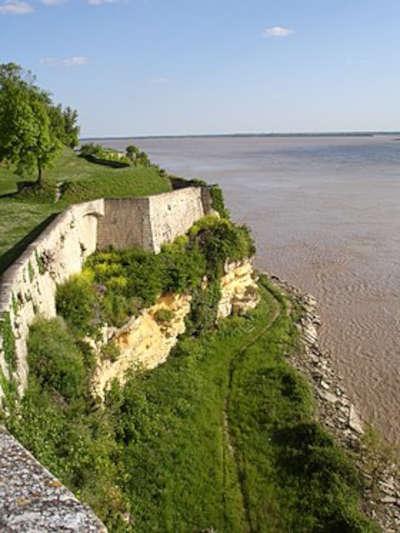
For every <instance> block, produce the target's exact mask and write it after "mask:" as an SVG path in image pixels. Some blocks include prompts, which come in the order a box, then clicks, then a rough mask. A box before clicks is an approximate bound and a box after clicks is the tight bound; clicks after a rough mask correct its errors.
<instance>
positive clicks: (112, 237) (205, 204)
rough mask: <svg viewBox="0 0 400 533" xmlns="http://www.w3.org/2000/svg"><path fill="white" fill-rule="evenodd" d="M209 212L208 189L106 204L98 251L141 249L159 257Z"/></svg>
mask: <svg viewBox="0 0 400 533" xmlns="http://www.w3.org/2000/svg"><path fill="white" fill-rule="evenodd" d="M210 211H211V202H210V199H209V193H208V190H207V189H205V188H204V189H203V188H200V187H187V188H185V189H179V190H176V191H173V192H167V193H163V194H156V195H154V196H148V197H145V198H126V199H125V198H124V199H120V200H105V215H104V218H103V219H101V220H100V221H99V228H98V248H99V250H104V249H106V248H108V247H110V246H112V247H113V248H116V249H124V248H128V247H132V246H140V247H141V248H144V249H145V250H150V251H154V252H156V253H158V252H159V251H160V248H161V245H162V244H163V243H166V242H171V241H173V240H174V239H175V238H176V237H177V236H178V235H183V234H184V233H186V231H187V230H188V229H189V228H190V227H191V226H192V225H193V224H194V222H196V221H197V220H199V218H201V217H202V216H203V215H204V214H206V213H209V212H210Z"/></svg>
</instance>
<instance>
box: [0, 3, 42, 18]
mask: <svg viewBox="0 0 400 533" xmlns="http://www.w3.org/2000/svg"><path fill="white" fill-rule="evenodd" d="M32 11H34V8H33V6H31V4H28V2H22V1H20V0H6V1H5V2H3V3H2V4H0V15H26V14H27V13H32Z"/></svg>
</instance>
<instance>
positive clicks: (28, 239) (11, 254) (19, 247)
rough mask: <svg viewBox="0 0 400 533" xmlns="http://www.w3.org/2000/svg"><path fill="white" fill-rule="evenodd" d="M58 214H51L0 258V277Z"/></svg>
mask: <svg viewBox="0 0 400 533" xmlns="http://www.w3.org/2000/svg"><path fill="white" fill-rule="evenodd" d="M57 215H58V213H53V214H51V215H50V216H48V217H47V218H46V219H45V220H43V221H42V222H41V223H40V224H38V225H37V226H36V227H35V228H34V229H33V230H32V231H31V232H30V233H28V234H27V235H25V237H23V238H22V239H21V240H20V241H18V242H17V243H16V244H15V245H14V246H13V247H12V248H10V249H9V250H7V252H6V253H4V254H3V255H2V256H0V275H1V274H3V273H4V271H5V270H6V269H7V268H8V267H9V266H10V265H11V264H12V263H13V262H14V261H15V260H16V259H18V257H20V255H21V254H22V253H23V252H24V251H25V250H26V248H27V247H28V246H29V245H30V244H31V243H32V242H33V241H34V240H35V239H36V238H37V237H38V236H39V235H40V234H41V233H42V231H43V230H44V229H45V228H46V227H47V226H48V225H49V224H50V222H51V221H52V220H54V219H55V217H56V216H57Z"/></svg>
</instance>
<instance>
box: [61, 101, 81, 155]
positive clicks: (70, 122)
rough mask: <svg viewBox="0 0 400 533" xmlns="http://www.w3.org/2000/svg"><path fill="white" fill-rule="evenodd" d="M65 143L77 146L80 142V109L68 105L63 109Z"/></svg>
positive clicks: (73, 146)
mask: <svg viewBox="0 0 400 533" xmlns="http://www.w3.org/2000/svg"><path fill="white" fill-rule="evenodd" d="M63 118H64V144H65V145H66V146H69V147H70V148H76V147H77V146H78V144H79V131H80V128H79V126H78V111H76V109H72V108H71V107H69V106H67V107H66V108H65V109H64V111H63Z"/></svg>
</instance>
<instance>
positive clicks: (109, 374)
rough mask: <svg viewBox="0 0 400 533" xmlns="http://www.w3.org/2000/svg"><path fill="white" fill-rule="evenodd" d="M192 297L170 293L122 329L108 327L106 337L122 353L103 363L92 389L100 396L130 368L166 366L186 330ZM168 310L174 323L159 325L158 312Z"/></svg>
mask: <svg viewBox="0 0 400 533" xmlns="http://www.w3.org/2000/svg"><path fill="white" fill-rule="evenodd" d="M190 301H191V296H189V295H180V294H167V295H164V296H161V297H160V298H159V299H158V301H157V303H156V304H155V305H153V306H152V307H150V308H149V309H145V310H144V311H143V312H142V313H141V314H140V316H138V317H137V318H136V317H134V318H131V320H129V322H128V323H127V324H126V325H125V326H123V327H122V328H120V329H118V330H116V329H115V328H108V332H107V333H106V337H107V339H108V340H112V341H113V342H115V344H116V345H117V347H118V348H119V351H120V356H119V357H118V359H117V360H116V361H109V360H104V361H100V362H99V365H98V367H97V370H96V372H95V376H94V381H93V389H94V391H95V393H96V394H98V395H99V396H100V397H103V396H104V391H105V390H106V389H107V386H108V385H109V384H110V382H111V380H113V379H117V380H118V381H119V382H121V383H122V382H123V381H124V378H125V375H126V372H127V371H128V370H130V369H134V368H135V367H136V368H146V369H152V368H155V367H156V366H158V365H160V364H161V363H164V362H165V361H166V359H167V357H168V355H169V353H170V351H171V349H172V348H173V347H174V346H175V344H176V342H177V340H178V336H179V335H181V334H182V333H184V331H185V318H186V316H187V315H188V313H189V312H190ZM160 310H167V311H168V312H170V314H171V317H172V318H171V320H169V321H166V322H160V321H159V320H157V313H158V311H160Z"/></svg>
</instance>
